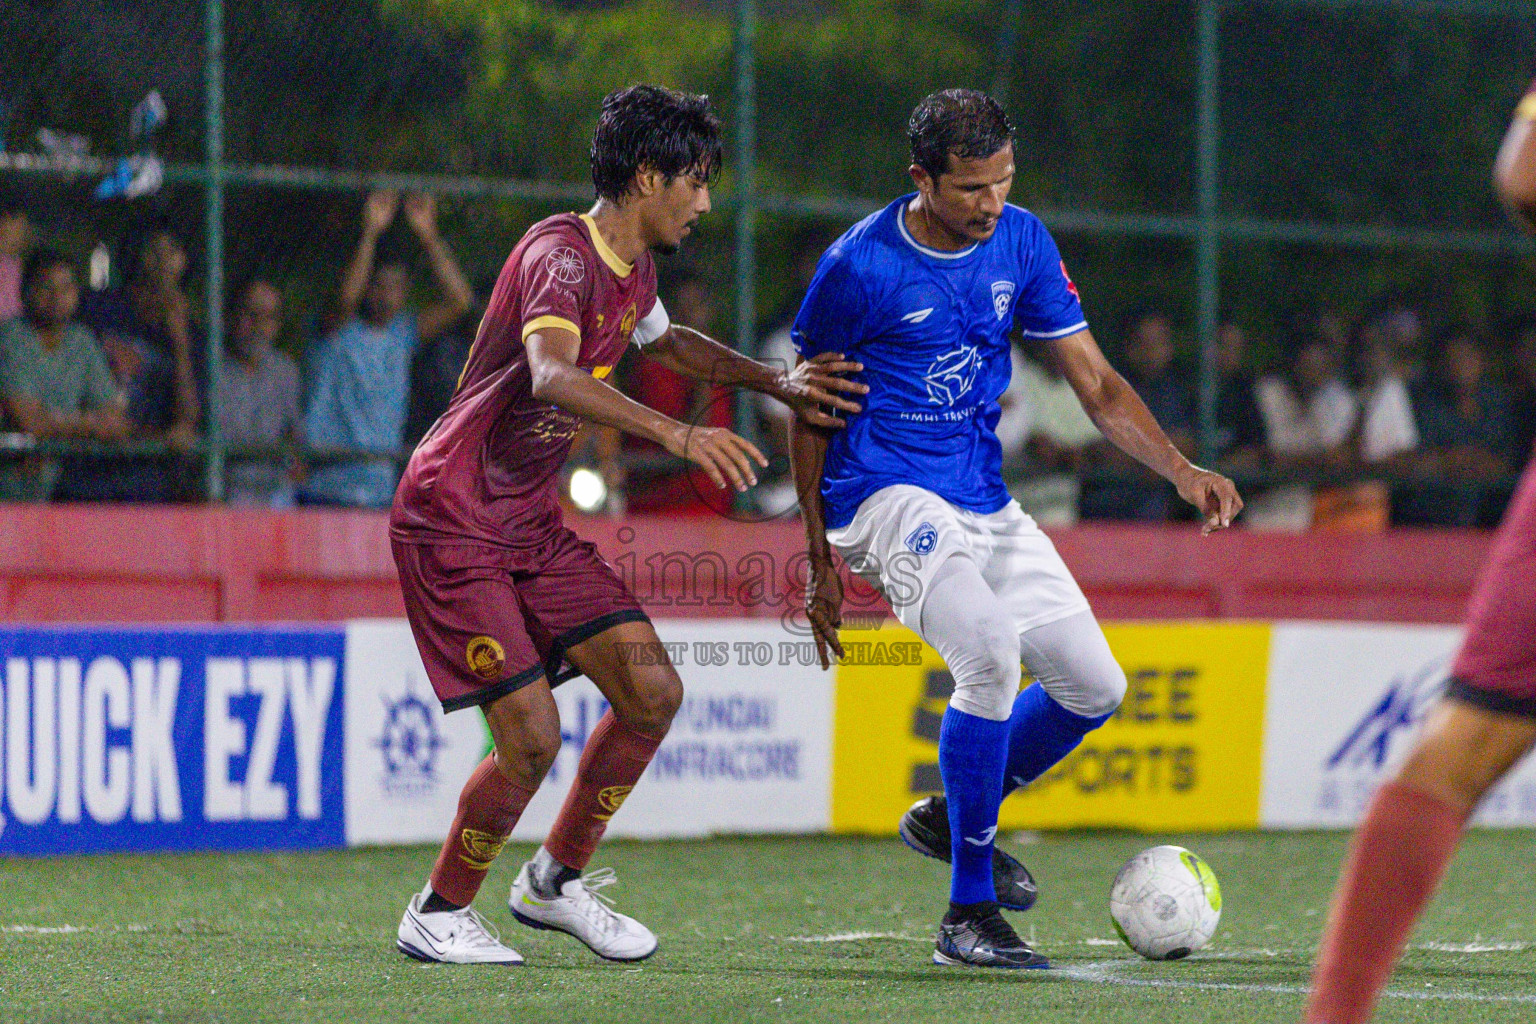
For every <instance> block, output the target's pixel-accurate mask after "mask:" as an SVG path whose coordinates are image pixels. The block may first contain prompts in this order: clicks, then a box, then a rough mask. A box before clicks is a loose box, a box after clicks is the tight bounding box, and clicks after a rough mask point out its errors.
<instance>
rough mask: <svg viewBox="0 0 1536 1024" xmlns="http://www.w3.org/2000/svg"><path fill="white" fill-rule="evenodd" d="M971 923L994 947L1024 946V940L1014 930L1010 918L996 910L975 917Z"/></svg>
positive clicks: (1012, 947)
mask: <svg viewBox="0 0 1536 1024" xmlns="http://www.w3.org/2000/svg"><path fill="white" fill-rule="evenodd" d="M970 925H971V928H972V929H973V930H974V931H975V932H976V934H977V935H979V936H981V937H982V938H983V939H985V940H986V941H987V943H988V944H989V945H991V946H992V948H993V949H1022V948H1024V940H1023V939H1021V938H1019V933H1018V932H1016V931H1014V930H1013V925H1011V924H1009V923H1008V919H1007V918H1005V917H1003V915H1002V914H1000V913H998V912H997V911H996V910H993V911H992V912H991V913H989V914H981V915H978V916H977V917H973V918H972V919H971V921H970Z"/></svg>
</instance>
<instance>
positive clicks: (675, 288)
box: [623, 272, 733, 512]
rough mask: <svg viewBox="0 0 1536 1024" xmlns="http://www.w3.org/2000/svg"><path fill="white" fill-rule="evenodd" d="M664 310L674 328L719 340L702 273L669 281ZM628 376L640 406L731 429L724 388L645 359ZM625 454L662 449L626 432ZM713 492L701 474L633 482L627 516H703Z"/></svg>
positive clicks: (683, 472)
mask: <svg viewBox="0 0 1536 1024" xmlns="http://www.w3.org/2000/svg"><path fill="white" fill-rule="evenodd" d="M666 306H667V313H668V314H669V315H670V316H671V318H672V323H673V324H676V325H678V326H681V327H692V328H693V329H694V330H696V331H702V332H703V333H705V334H708V335H710V336H711V337H718V336H719V330H718V324H717V322H716V321H717V320H718V318H719V309H718V306H717V305H716V303H715V297H714V293H713V291H712V290H711V289H710V287H709V282H707V281H706V280H705V279H704V278H703V277H701V276H700V275H698V274H696V273H692V272H684V273H682V274H680V275H679V276H678V277H677V278H676V279H675V281H674V282H673V285H672V294H671V296H670V298H668V299H667V300H666ZM630 373H631V377H630V379H631V381H632V382H633V384H632V386H633V391H632V394H634V396H635V400H636V401H638V402H640V403H641V404H643V405H648V406H650V407H651V408H652V409H655V410H656V411H657V412H659V413H661V414H663V415H665V416H670V417H672V418H673V419H675V420H681V421H682V422H684V423H694V424H698V425H699V426H705V427H727V428H729V427H730V426H731V423H732V420H733V415H732V414H733V410H732V407H731V400H730V393H729V392H728V391H726V390H725V389H724V388H718V387H711V386H710V385H708V384H705V383H703V382H701V381H694V380H690V379H689V378H687V377H684V376H682V375H681V374H679V373H676V372H675V371H673V370H670V369H668V368H667V367H665V366H663V365H661V364H660V363H659V362H657V361H656V360H654V359H646V358H643V357H642V358H640V359H636V360H634V361H633V362H632V363H631V369H630ZM623 450H625V451H627V452H634V453H642V454H652V455H654V454H659V453H660V452H661V448H660V446H658V445H656V444H654V443H652V442H649V441H645V440H642V439H640V438H636V437H634V436H632V435H627V434H626V435H625V436H624V438H623ZM715 490H716V488H715V485H714V484H713V483H711V482H710V479H709V477H708V476H706V475H705V474H704V472H703V471H702V470H690V469H679V470H676V471H675V472H666V473H662V474H659V475H656V474H652V475H648V476H646V477H645V478H644V479H643V480H638V481H637V480H634V479H631V480H630V481H629V485H628V488H627V500H628V504H629V510H630V511H631V512H702V511H707V510H708V508H709V507H710V506H708V505H706V504H704V502H703V500H702V498H701V496H702V495H706V494H709V495H712V494H713V493H714V491H715Z"/></svg>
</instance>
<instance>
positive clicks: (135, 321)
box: [57, 220, 205, 501]
mask: <svg viewBox="0 0 1536 1024" xmlns="http://www.w3.org/2000/svg"><path fill="white" fill-rule="evenodd" d="M125 248H126V254H125V260H124V264H125V268H126V276H127V281H128V284H127V286H126V287H125V288H120V289H115V290H112V291H107V292H97V293H91V294H89V295H88V296H87V297H86V300H85V301H84V302H83V303H82V305H81V311H80V319H81V321H82V322H84V323H85V324H86V326H88V327H90V328H91V329H92V330H94V331H95V332H96V339H97V341H98V342H100V344H101V347H102V349H103V350H104V351H105V353H106V356H107V364H108V365H109V366H111V367H112V373H113V376H114V377H116V379H117V382H118V385H119V386H120V387H121V388H122V389H123V391H124V392H125V393H126V394H127V396H128V422H129V426H130V429H131V433H132V434H133V435H134V436H136V437H139V438H142V439H145V440H153V441H161V442H164V443H165V444H167V445H169V446H170V447H171V448H172V449H173V450H180V449H187V448H190V447H191V446H193V445H194V444H195V443H196V442H197V440H198V423H199V417H200V415H201V410H202V390H203V386H204V380H205V375H204V372H203V358H204V344H205V342H204V335H203V331H202V328H201V326H200V325H199V324H198V323H197V321H196V319H195V318H194V316H193V314H192V303H191V301H190V300H189V299H188V297H187V294H186V291H185V290H184V288H183V279H184V278H185V277H186V272H187V250H186V247H185V246H184V245H183V244H182V242H181V238H180V236H178V235H177V233H176V231H175V230H174V228H172V227H171V225H170V224H169V223H168V222H166V221H162V220H155V221H151V222H150V223H149V224H147V225H145V226H141V227H140V228H139V229H138V230H137V231H136V232H135V234H134V235H133V236H132V237H130V238H129V240H128V243H127V245H126V246H125ZM192 469H193V467H192V465H191V464H189V463H188V462H187V461H186V460H184V459H182V458H178V457H175V456H171V457H165V458H156V457H149V458H129V459H123V458H118V459H110V458H101V457H89V458H82V459H79V460H71V461H70V464H69V466H68V468H67V471H66V472H65V473H64V475H63V477H62V479H61V480H60V482H59V489H58V493H57V497H59V498H60V499H64V500H70V501H169V500H173V499H183V498H188V497H191V496H192V494H193V492H194V488H195V480H194V475H193V473H192V472H191V470H192Z"/></svg>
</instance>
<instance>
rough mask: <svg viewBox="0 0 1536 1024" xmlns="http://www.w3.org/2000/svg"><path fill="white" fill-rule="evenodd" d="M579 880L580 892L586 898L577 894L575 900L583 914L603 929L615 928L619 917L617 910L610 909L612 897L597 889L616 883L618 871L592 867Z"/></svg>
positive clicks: (612, 904)
mask: <svg viewBox="0 0 1536 1024" xmlns="http://www.w3.org/2000/svg"><path fill="white" fill-rule="evenodd" d="M580 882H581V892H582V893H583V894H585V897H586V898H582V896H578V897H577V902H578V904H580V906H581V912H582V914H583V916H585V917H586V918H587V920H589V921H592V922H593V923H596V924H601V925H602V927H603V928H604V930H605V931H614V930H615V929H617V928H618V927H619V924H620V919H619V914H618V911H616V910H614V909H612V908H613V906H614V900H613V897H611V896H609V895H608V894H607V893H604V892H598V891H597V890H599V889H606V888H607V887H608V886H610V885H617V884H618V883H619V876H618V872H616V871H614V870H613V868H593V869H592V870H591V871H587V872H584V873H583V874H582V876H581V878H580ZM599 901H601V902H599Z"/></svg>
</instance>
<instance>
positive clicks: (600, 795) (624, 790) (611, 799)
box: [592, 786, 635, 821]
mask: <svg viewBox="0 0 1536 1024" xmlns="http://www.w3.org/2000/svg"><path fill="white" fill-rule="evenodd" d="M634 788H635V787H634V786H608V787H607V788H605V789H600V790H598V791H597V802H598V805H599V806H600V807H602V809H603V810H605V811H607V812H608V813H607V814H594V815H592V817H594V818H596V819H597V820H598V821H607V820H608V819H609V818H611V817H613V816H614V815H615V814H617V813H618V812H619V808H620V807H623V806H624V800H625V798H627V797H628V796H629V791H630V790H632V789H634Z"/></svg>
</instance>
